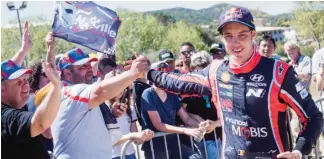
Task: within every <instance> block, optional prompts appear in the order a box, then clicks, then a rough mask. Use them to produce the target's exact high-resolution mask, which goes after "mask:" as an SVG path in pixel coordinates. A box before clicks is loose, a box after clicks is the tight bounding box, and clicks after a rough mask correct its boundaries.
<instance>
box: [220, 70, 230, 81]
mask: <svg viewBox="0 0 324 159" xmlns="http://www.w3.org/2000/svg"><path fill="white" fill-rule="evenodd" d="M221 79H222V82H223V83H228V81H229V80H230V79H231V75H230V74H229V73H228V72H226V71H225V72H223V73H222V75H221Z"/></svg>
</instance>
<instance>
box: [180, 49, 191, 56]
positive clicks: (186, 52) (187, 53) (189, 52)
mask: <svg viewBox="0 0 324 159" xmlns="http://www.w3.org/2000/svg"><path fill="white" fill-rule="evenodd" d="M193 53H194V51H189V50H188V51H182V52H181V54H182V55H185V56H187V55H192V54H193Z"/></svg>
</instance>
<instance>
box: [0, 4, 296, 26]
mask: <svg viewBox="0 0 324 159" xmlns="http://www.w3.org/2000/svg"><path fill="white" fill-rule="evenodd" d="M7 2H8V1H2V2H1V25H5V24H8V21H9V20H15V19H16V18H17V14H16V13H15V12H12V11H9V9H8V8H7V6H6V3H7ZM95 2H96V3H97V4H100V5H103V6H106V7H108V8H110V9H113V10H115V9H116V8H127V9H131V10H134V11H151V10H159V9H167V8H174V7H183V8H190V9H202V8H208V7H210V6H212V5H215V4H219V3H230V4H235V5H238V6H243V7H247V8H252V9H256V8H259V9H260V10H262V11H264V12H266V13H269V14H271V15H276V14H280V13H287V12H290V11H291V10H293V9H294V7H295V4H294V3H293V2H291V1H271V2H270V1H230V2H229V1H217V2H213V1H199V2H198V1H153V2H152V1H109V2H108V1H99V2H98V1H95ZM14 3H15V5H16V7H17V6H20V5H21V3H22V2H21V1H15V2H14ZM52 14H53V1H29V2H28V5H27V8H26V9H24V10H21V11H20V17H21V18H23V19H24V18H26V17H33V16H39V15H44V16H45V17H46V18H47V19H49V20H51V19H52V18H51V17H52ZM27 20H28V19H27Z"/></svg>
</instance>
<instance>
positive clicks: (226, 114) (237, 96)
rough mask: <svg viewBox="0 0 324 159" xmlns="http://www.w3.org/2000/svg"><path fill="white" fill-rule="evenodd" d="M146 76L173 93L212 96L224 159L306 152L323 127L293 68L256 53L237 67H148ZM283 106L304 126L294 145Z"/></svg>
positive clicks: (219, 64) (214, 64)
mask: <svg viewBox="0 0 324 159" xmlns="http://www.w3.org/2000/svg"><path fill="white" fill-rule="evenodd" d="M148 79H149V80H150V81H152V82H154V84H155V85H156V86H157V87H160V88H163V89H165V90H166V91H169V92H172V93H175V94H180V95H183V96H202V95H212V98H213V102H214V104H215V106H216V108H217V111H218V114H219V116H220V119H221V121H222V125H223V142H222V146H223V147H222V154H223V155H224V156H223V157H224V158H229V159H234V158H255V157H256V156H259V157H265V156H268V157H270V158H271V156H272V157H273V156H275V155H277V154H278V153H281V152H285V151H291V150H292V149H294V150H299V151H300V152H302V154H304V155H305V154H309V153H310V152H311V148H312V146H314V145H315V143H316V140H317V139H318V137H319V135H320V133H321V131H322V130H321V129H322V127H323V116H322V113H321V112H320V111H319V110H318V108H317V107H316V105H315V103H314V101H313V99H312V97H311V95H310V94H308V92H307V91H306V89H305V88H303V87H302V86H301V84H300V83H299V81H298V79H297V78H296V74H295V72H294V70H293V68H292V67H290V66H289V65H288V64H287V63H284V62H282V61H277V60H273V59H269V58H266V57H261V56H260V55H259V54H258V53H257V52H254V53H253V56H252V57H251V59H250V60H249V61H248V62H247V64H245V65H243V66H241V67H236V68H230V66H229V62H228V61H227V60H226V61H216V60H214V61H213V62H212V64H211V65H210V66H208V67H207V68H205V69H204V70H202V71H201V72H199V74H193V73H191V74H184V75H180V74H173V73H163V72H159V71H154V70H150V71H149V72H148ZM287 105H288V106H290V107H291V108H292V109H293V110H294V111H295V112H296V114H297V115H298V117H299V119H300V121H301V123H302V126H303V127H302V130H301V131H300V133H299V135H298V138H297V143H296V146H295V147H294V148H292V145H290V142H289V140H290V138H289V137H290V136H289V134H288V127H287V122H289V121H288V120H287V115H286V110H287Z"/></svg>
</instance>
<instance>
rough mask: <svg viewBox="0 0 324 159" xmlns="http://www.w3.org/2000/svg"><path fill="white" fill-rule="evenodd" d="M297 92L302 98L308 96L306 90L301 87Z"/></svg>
mask: <svg viewBox="0 0 324 159" xmlns="http://www.w3.org/2000/svg"><path fill="white" fill-rule="evenodd" d="M299 94H300V97H301V98H302V99H305V98H306V97H307V96H308V92H307V90H306V89H303V90H302V91H300V92H299Z"/></svg>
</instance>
